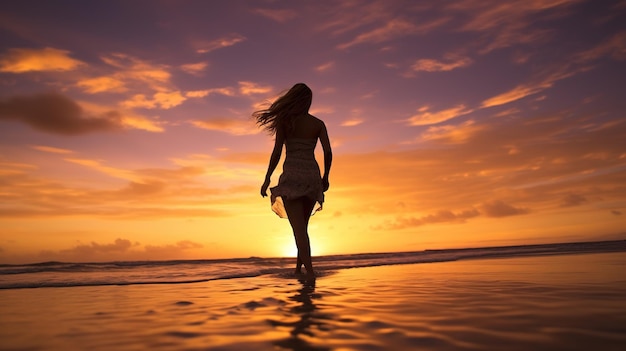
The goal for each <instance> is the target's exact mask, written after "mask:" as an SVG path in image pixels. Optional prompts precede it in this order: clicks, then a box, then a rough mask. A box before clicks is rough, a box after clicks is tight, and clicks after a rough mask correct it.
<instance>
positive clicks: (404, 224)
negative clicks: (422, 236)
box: [375, 208, 480, 229]
mask: <svg viewBox="0 0 626 351" xmlns="http://www.w3.org/2000/svg"><path fill="white" fill-rule="evenodd" d="M479 215H480V213H479V212H478V211H477V210H476V209H474V208H472V209H470V210H465V211H461V212H457V213H454V212H452V211H450V210H441V211H438V212H436V213H434V214H429V215H426V216H423V217H408V218H406V217H400V218H397V219H396V220H395V221H394V222H391V223H386V224H385V225H382V226H378V227H375V229H406V228H414V227H419V226H423V225H427V224H435V223H465V221H466V220H467V219H470V218H474V217H477V216H479Z"/></svg>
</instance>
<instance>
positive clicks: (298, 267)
mask: <svg viewBox="0 0 626 351" xmlns="http://www.w3.org/2000/svg"><path fill="white" fill-rule="evenodd" d="M296 274H302V260H301V259H300V255H298V259H297V260H296Z"/></svg>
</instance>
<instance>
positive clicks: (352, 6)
mask: <svg viewBox="0 0 626 351" xmlns="http://www.w3.org/2000/svg"><path fill="white" fill-rule="evenodd" d="M0 43H1V44H0V46H1V47H0V263H25V262H40V261H51V260H55V261H109V260H161V259H202V258H207V259H210V258H230V257H248V256H263V257H274V256H288V255H293V254H294V252H295V247H294V243H293V236H292V234H291V228H290V226H289V223H288V222H287V220H284V219H280V218H278V217H277V216H276V215H274V214H273V213H272V212H271V210H270V204H269V199H268V198H262V197H261V196H260V195H259V187H260V186H261V184H262V182H263V177H264V175H265V171H266V169H267V162H268V160H269V154H270V152H271V149H272V145H273V140H272V137H271V136H269V135H268V134H267V133H265V132H264V131H262V130H259V129H258V128H257V127H256V126H255V124H254V121H253V120H252V118H251V116H250V115H251V113H252V112H253V111H254V110H256V109H258V108H259V107H260V106H263V105H262V104H263V103H267V102H269V101H272V100H273V99H274V98H275V97H276V96H278V95H279V94H280V93H281V92H283V91H284V90H285V89H288V88H289V87H291V86H292V85H293V84H295V83H298V82H304V83H306V84H308V85H309V86H310V87H311V88H312V90H313V94H314V96H313V105H312V107H311V113H312V114H314V115H316V116H317V117H319V118H321V119H323V120H324V121H325V122H326V125H327V127H328V131H329V135H330V138H331V141H332V145H333V152H334V156H335V157H334V164H333V168H332V172H331V175H330V185H331V187H330V190H329V191H328V192H327V193H326V203H325V204H324V209H323V211H321V212H319V213H318V214H316V215H315V216H314V217H313V218H312V219H311V224H310V228H309V229H310V235H311V241H312V247H313V254H314V255H325V254H343V253H360V252H394V251H413V250H423V249H441V248H461V247H478V246H499V245H521V244H535V243H548V242H570V241H590V240H609V239H626V118H625V117H626V93H625V92H626V65H625V64H626V1H609V0H607V1H595V0H589V1H578V0H543V1H542V0H519V1H513V0H511V1H501V0H493V1H488V0H458V1H426V0H425V1H411V0H407V1H390V0H380V1H356V0H346V1H343V0H338V1H329V0H322V1H304V0H302V1H252V0H247V1H246V0H229V1H200V0H198V1H191V0H190V1H174V0H171V1H158V0H154V1H148V0H137V1H122V0H119V1H112V0H111V1H109V0H107V1H104V0H103V1H78V0H77V1H27V0H21V1H5V2H2V4H1V5H0ZM319 149H320V146H319V145H318V160H319V161H320V164H321V163H322V162H321V158H319V157H320V156H321V153H319V151H320V150H319ZM280 171H281V168H280V166H279V168H278V169H277V170H276V172H275V174H274V177H273V179H274V181H273V183H272V185H274V184H276V181H277V179H278V176H279V175H280Z"/></svg>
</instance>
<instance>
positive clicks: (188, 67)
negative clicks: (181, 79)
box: [180, 61, 209, 76]
mask: <svg viewBox="0 0 626 351" xmlns="http://www.w3.org/2000/svg"><path fill="white" fill-rule="evenodd" d="M207 67H209V63H208V62H206V61H203V62H196V63H187V64H184V65H181V66H180V69H181V70H182V71H183V72H186V73H189V74H192V75H195V76H199V75H202V73H204V71H205V70H206V69H207Z"/></svg>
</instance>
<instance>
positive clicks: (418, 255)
mask: <svg viewBox="0 0 626 351" xmlns="http://www.w3.org/2000/svg"><path fill="white" fill-rule="evenodd" d="M609 252H626V240H616V241H596V242H577V243H559V244H542V245H520V246H500V247H483V248H467V249H447V250H424V251H413V252H393V253H365V254H351V255H330V256H320V257H314V258H313V261H314V265H315V270H316V271H318V272H319V273H320V274H321V275H324V274H325V273H328V272H335V271H339V270H344V269H349V268H361V267H373V266H388V265H398V264H425V263H435V262H449V261H459V260H470V259H486V258H513V257H523V256H541V255H564V254H581V253H609ZM294 262H295V259H294V258H260V257H249V258H235V259H214V260H171V261H124V262H103V263H66V262H42V263H35V264H25V265H6V264H4V265H0V289H23V288H44V287H78V286H107V285H140V284H182V283H199V282H208V281H214V280H224V279H237V278H251V277H258V276H266V275H286V274H289V273H291V272H292V271H293V266H294Z"/></svg>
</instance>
